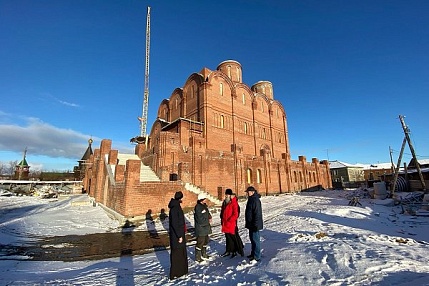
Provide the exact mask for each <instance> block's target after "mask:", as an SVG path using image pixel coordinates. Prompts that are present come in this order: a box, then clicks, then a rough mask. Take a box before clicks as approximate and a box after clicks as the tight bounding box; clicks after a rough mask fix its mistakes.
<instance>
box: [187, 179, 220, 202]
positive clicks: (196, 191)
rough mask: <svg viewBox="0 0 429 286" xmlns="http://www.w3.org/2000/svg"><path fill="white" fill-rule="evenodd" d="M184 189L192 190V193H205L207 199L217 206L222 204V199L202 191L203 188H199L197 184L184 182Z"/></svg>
mask: <svg viewBox="0 0 429 286" xmlns="http://www.w3.org/2000/svg"><path fill="white" fill-rule="evenodd" d="M185 189H186V190H187V191H190V192H192V193H194V194H197V195H198V194H201V193H204V194H206V196H207V199H208V200H209V201H211V202H213V203H214V204H215V205H217V206H220V205H222V201H221V200H219V199H218V198H216V197H214V196H212V195H210V194H209V193H207V192H205V191H203V190H201V189H200V188H199V187H197V186H195V185H192V184H191V183H185Z"/></svg>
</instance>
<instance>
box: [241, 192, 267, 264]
mask: <svg viewBox="0 0 429 286" xmlns="http://www.w3.org/2000/svg"><path fill="white" fill-rule="evenodd" d="M245 192H246V193H247V204H246V210H245V225H244V226H245V228H247V229H248V230H249V239H250V243H251V245H252V251H251V253H250V255H248V256H247V258H249V259H250V260H251V261H252V260H256V261H259V260H260V259H261V242H260V234H259V231H260V230H261V229H263V227H264V224H263V221H262V205H261V200H260V197H261V196H260V195H259V194H258V191H257V190H256V189H255V188H254V187H252V186H250V187H248V188H247V189H246V191H245Z"/></svg>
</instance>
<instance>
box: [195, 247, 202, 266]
mask: <svg viewBox="0 0 429 286" xmlns="http://www.w3.org/2000/svg"><path fill="white" fill-rule="evenodd" d="M195 261H196V262H198V263H200V262H203V259H202V258H201V250H200V249H198V248H195Z"/></svg>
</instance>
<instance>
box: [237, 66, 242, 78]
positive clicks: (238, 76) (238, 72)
mask: <svg viewBox="0 0 429 286" xmlns="http://www.w3.org/2000/svg"><path fill="white" fill-rule="evenodd" d="M237 81H241V80H240V69H239V68H238V67H237Z"/></svg>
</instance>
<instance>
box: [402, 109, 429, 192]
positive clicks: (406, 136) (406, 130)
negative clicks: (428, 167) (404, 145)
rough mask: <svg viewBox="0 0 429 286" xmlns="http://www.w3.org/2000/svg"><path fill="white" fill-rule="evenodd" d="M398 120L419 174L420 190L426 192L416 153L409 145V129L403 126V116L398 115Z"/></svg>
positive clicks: (410, 144) (411, 145)
mask: <svg viewBox="0 0 429 286" xmlns="http://www.w3.org/2000/svg"><path fill="white" fill-rule="evenodd" d="M399 120H400V121H401V124H402V129H404V133H405V139H406V140H407V142H408V146H409V147H410V151H411V155H413V159H414V162H415V164H416V168H417V172H418V173H419V177H420V182H421V183H422V188H423V190H424V192H426V184H425V180H424V178H423V174H422V171H421V170H420V165H419V162H418V161H417V156H416V152H415V151H414V147H413V144H412V143H411V139H410V134H409V133H410V129H409V128H408V126H407V125H405V121H404V116H402V115H399ZM405 139H404V140H405Z"/></svg>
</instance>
